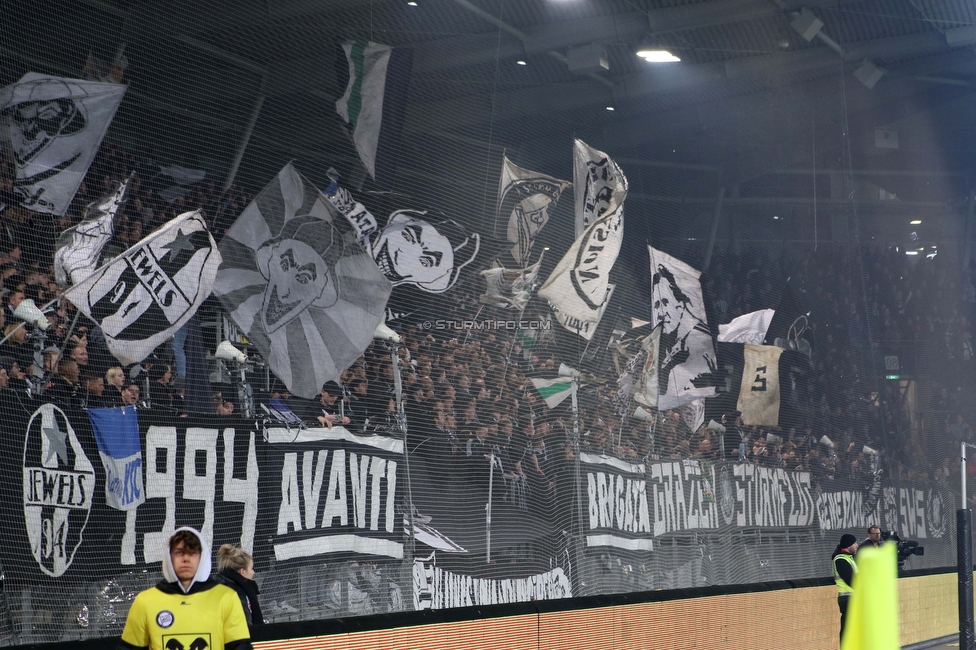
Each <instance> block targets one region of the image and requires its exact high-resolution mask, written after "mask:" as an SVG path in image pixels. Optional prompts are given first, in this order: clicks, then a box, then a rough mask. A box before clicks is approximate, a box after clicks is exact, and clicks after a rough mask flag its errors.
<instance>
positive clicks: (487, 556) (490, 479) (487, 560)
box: [485, 452, 495, 564]
mask: <svg viewBox="0 0 976 650" xmlns="http://www.w3.org/2000/svg"><path fill="white" fill-rule="evenodd" d="M488 462H489V463H490V464H491V469H490V470H489V473H488V503H487V504H486V505H485V564H491V495H492V492H493V491H494V487H495V453H494V452H492V453H491V454H489V456H488Z"/></svg>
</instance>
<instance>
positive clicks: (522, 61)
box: [515, 59, 527, 65]
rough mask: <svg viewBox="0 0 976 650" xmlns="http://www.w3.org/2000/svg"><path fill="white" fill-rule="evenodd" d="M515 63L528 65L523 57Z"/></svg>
mask: <svg viewBox="0 0 976 650" xmlns="http://www.w3.org/2000/svg"><path fill="white" fill-rule="evenodd" d="M515 64H516V65H527V64H526V63H525V61H524V60H522V59H519V60H518V61H516V62H515Z"/></svg>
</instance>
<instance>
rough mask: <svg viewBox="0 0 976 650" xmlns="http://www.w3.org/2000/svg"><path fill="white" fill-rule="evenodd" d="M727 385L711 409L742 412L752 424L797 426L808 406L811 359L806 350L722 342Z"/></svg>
mask: <svg viewBox="0 0 976 650" xmlns="http://www.w3.org/2000/svg"><path fill="white" fill-rule="evenodd" d="M717 352H718V361H719V367H720V369H721V374H722V375H724V377H725V388H724V389H723V390H722V391H721V392H720V393H718V395H716V397H715V398H714V399H710V400H708V401H709V403H710V407H709V410H710V411H713V412H720V413H728V412H730V411H732V410H733V409H735V410H738V411H740V412H741V413H742V419H743V421H744V423H745V424H747V425H750V426H753V425H755V426H780V427H784V428H785V427H790V426H797V425H798V424H800V423H801V422H803V421H804V420H803V417H804V413H805V411H806V409H807V403H806V398H805V397H804V395H806V383H807V379H808V375H809V371H810V360H809V357H807V356H806V354H805V353H804V352H800V351H797V350H787V349H784V348H781V347H777V346H773V345H752V344H743V343H725V342H719V343H718V349H717Z"/></svg>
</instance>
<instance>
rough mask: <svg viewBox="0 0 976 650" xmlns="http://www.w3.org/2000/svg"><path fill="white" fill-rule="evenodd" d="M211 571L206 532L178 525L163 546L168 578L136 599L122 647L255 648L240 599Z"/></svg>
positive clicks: (165, 649)
mask: <svg viewBox="0 0 976 650" xmlns="http://www.w3.org/2000/svg"><path fill="white" fill-rule="evenodd" d="M210 569H211V559H210V547H209V545H208V544H206V543H205V542H204V540H203V537H202V536H201V535H200V533H199V532H197V531H196V530H194V529H193V528H189V527H184V528H179V529H177V530H176V532H175V533H173V536H172V537H170V538H169V544H168V547H167V548H166V549H164V550H163V580H162V581H160V582H159V584H157V585H156V586H155V587H152V588H151V589H146V590H145V591H143V592H141V593H140V594H139V595H138V596H136V599H135V600H134V601H133V602H132V607H131V608H130V609H129V616H128V618H127V619H126V621H125V629H123V630H122V638H121V640H120V641H119V645H118V647H119V648H120V650H132V649H133V648H138V649H148V650H204V649H205V650H252V646H251V637H250V633H249V632H248V628H247V619H246V618H245V617H244V609H243V608H242V607H241V600H240V598H238V597H237V594H236V593H235V592H234V590H233V589H231V588H230V587H228V586H226V585H222V584H218V583H217V582H215V581H214V580H212V579H211V578H210Z"/></svg>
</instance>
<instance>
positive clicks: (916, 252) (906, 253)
mask: <svg viewBox="0 0 976 650" xmlns="http://www.w3.org/2000/svg"><path fill="white" fill-rule="evenodd" d="M905 255H918V251H905Z"/></svg>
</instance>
